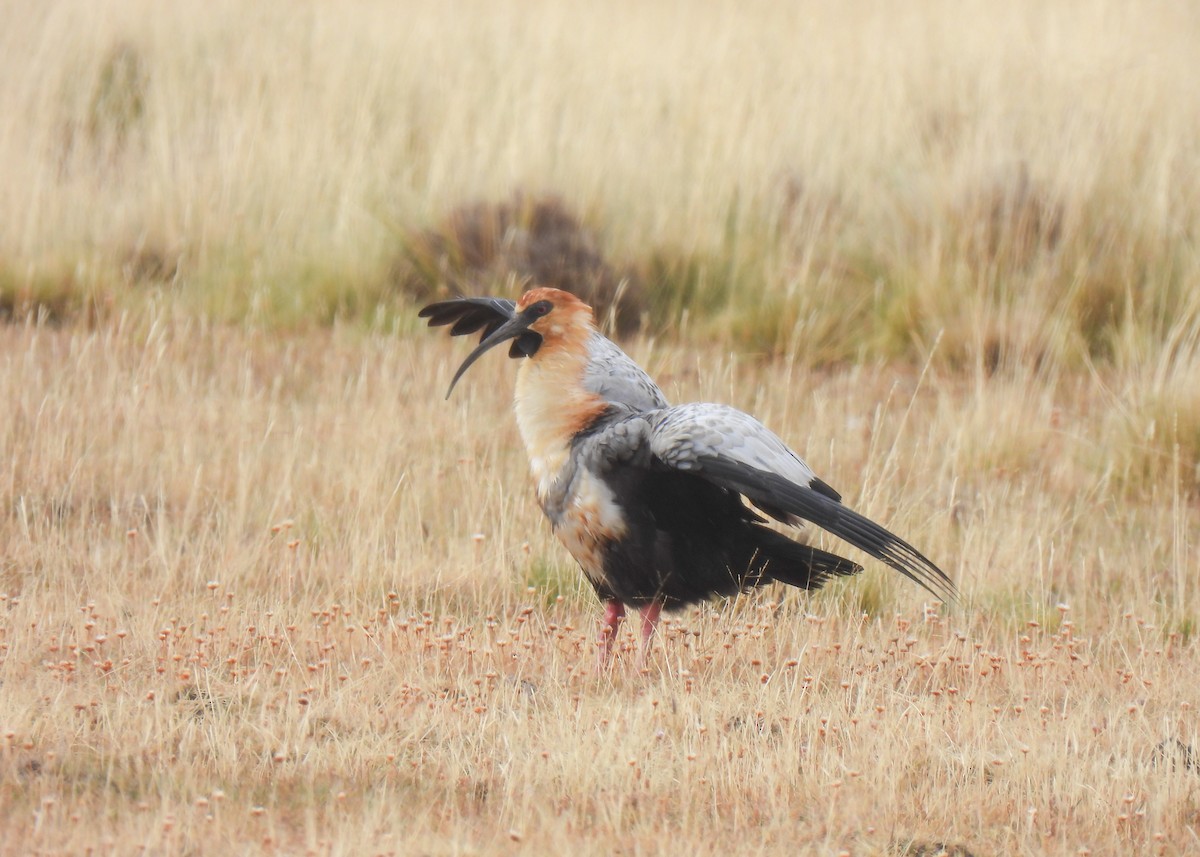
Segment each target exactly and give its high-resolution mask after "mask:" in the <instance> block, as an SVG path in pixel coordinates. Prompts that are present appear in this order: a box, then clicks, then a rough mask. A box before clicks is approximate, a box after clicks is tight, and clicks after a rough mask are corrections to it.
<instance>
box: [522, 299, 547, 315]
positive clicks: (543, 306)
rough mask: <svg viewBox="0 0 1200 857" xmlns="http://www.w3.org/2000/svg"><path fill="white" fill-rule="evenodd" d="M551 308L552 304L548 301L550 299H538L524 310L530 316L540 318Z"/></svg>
mask: <svg viewBox="0 0 1200 857" xmlns="http://www.w3.org/2000/svg"><path fill="white" fill-rule="evenodd" d="M552 309H554V304H552V303H550V301H538V302H537V303H535V304H534V305H533V306H531V307H530V308H529V309H528V310H526V312H528V314H529V316H530V317H531V318H541V317H542V316H544V315H547V314H548V313H549V312H550V310H552Z"/></svg>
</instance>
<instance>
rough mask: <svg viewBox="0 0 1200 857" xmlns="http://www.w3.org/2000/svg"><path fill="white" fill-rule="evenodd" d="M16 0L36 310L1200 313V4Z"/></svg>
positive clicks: (8, 98)
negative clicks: (474, 304) (461, 305)
mask: <svg viewBox="0 0 1200 857" xmlns="http://www.w3.org/2000/svg"><path fill="white" fill-rule="evenodd" d="M0 9H2V10H3V12H2V14H3V19H4V24H5V25H4V26H3V27H2V28H0V75H2V76H3V79H4V80H5V81H6V85H5V86H4V87H3V88H2V89H0V165H2V166H0V171H2V172H3V174H2V176H0V188H2V189H0V195H2V198H3V205H2V206H0V312H2V313H4V314H7V315H9V316H17V317H25V316H28V315H29V314H31V313H32V314H39V315H42V316H44V317H46V318H49V319H67V318H72V317H83V318H94V317H96V316H99V315H104V314H109V313H112V312H113V311H114V309H117V308H120V309H122V310H128V309H130V308H134V307H138V306H141V305H143V304H144V303H145V302H146V301H147V300H152V301H159V302H161V301H170V302H172V303H176V304H178V305H179V306H181V307H182V308H184V309H185V310H186V311H188V312H195V313H197V314H200V315H203V316H205V317H209V318H212V319H215V320H218V321H239V322H240V321H248V322H251V323H254V324H258V325H265V326H268V327H289V328H290V327H308V326H314V325H315V326H320V325H326V324H329V323H330V322H332V321H333V320H335V319H341V320H344V321H353V322H356V323H357V322H362V323H365V324H369V325H386V326H392V325H395V324H399V325H401V326H408V325H411V324H412V322H411V320H410V318H409V309H410V306H411V304H412V303H413V302H414V301H418V300H423V299H425V298H427V297H429V296H430V295H435V294H439V293H443V292H446V291H450V290H457V289H471V290H478V291H490V292H497V291H505V290H509V291H512V290H516V289H519V288H520V287H521V284H522V282H524V279H525V278H536V279H539V280H543V281H544V280H557V281H560V282H564V283H566V284H567V285H569V286H572V287H578V288H580V289H582V290H584V291H588V293H589V294H590V295H591V296H592V297H593V299H595V300H596V301H597V303H598V304H600V305H601V306H602V307H607V306H609V305H610V304H611V303H612V301H613V298H614V297H617V296H619V297H620V300H619V301H618V302H617V303H618V305H619V306H620V307H621V309H620V310H619V311H618V312H616V313H614V314H613V320H614V321H615V322H616V323H617V325H618V327H619V328H620V329H621V330H623V331H629V330H632V329H633V328H635V327H636V326H637V325H638V324H639V323H642V324H645V325H648V327H647V329H649V330H652V331H654V332H655V333H656V334H663V333H668V334H670V333H675V332H679V331H681V330H682V331H690V332H692V333H694V334H695V335H697V336H702V337H705V338H706V339H711V338H717V339H719V340H720V341H723V342H728V343H730V344H732V345H733V346H735V347H737V348H738V349H740V350H743V351H748V352H753V353H766V354H786V355H788V356H790V357H792V358H794V359H798V360H800V361H802V362H804V363H806V364H809V365H824V364H830V363H840V362H845V361H861V360H864V359H868V360H869V359H877V358H885V359H895V358H900V359H905V360H924V359H926V358H927V357H929V355H930V353H931V352H932V351H933V350H934V349H933V343H934V342H935V341H938V340H939V338H940V341H939V344H938V347H937V349H936V354H935V355H934V356H935V359H936V360H939V361H941V362H943V363H944V364H946V365H947V366H959V367H965V368H970V367H982V368H983V369H985V370H987V371H991V370H994V369H996V368H997V367H999V366H1001V365H1002V364H1005V363H1012V362H1018V363H1025V364H1034V365H1040V364H1042V363H1045V362H1047V361H1049V362H1052V363H1054V364H1056V365H1063V366H1073V367H1077V366H1080V365H1083V364H1086V363H1088V362H1097V361H1098V362H1102V363H1109V362H1115V363H1117V364H1118V365H1121V364H1122V363H1123V361H1129V360H1138V359H1144V358H1145V356H1146V354H1147V353H1148V352H1154V351H1156V349H1157V344H1158V343H1161V342H1163V341H1165V340H1167V339H1169V338H1170V336H1171V331H1173V330H1176V331H1177V330H1179V329H1180V326H1181V325H1183V327H1184V328H1187V327H1188V326H1189V325H1192V326H1194V323H1195V320H1196V319H1197V317H1198V308H1200V299H1198V298H1197V294H1196V293H1197V291H1200V289H1197V285H1198V283H1200V277H1198V272H1200V257H1198V253H1197V247H1196V239H1197V230H1198V229H1200V226H1198V223H1200V217H1198V215H1200V169H1198V167H1197V154H1196V147H1195V141H1196V140H1197V139H1200V54H1198V53H1197V51H1196V50H1195V46H1196V45H1197V44H1200V12H1198V11H1197V10H1196V9H1195V8H1194V7H1191V6H1188V5H1186V4H1170V3H1151V4H1145V3H1131V2H1113V0H1079V2H1066V3H1056V4H1043V3H1040V2H1033V0H1020V2H1014V3H1008V4H991V3H982V2H965V3H960V2H933V1H932V0H922V2H917V3H911V4H906V5H904V6H903V7H896V6H894V5H892V4H883V3H874V2H861V0H855V2H849V3H840V4H836V5H828V4H820V3H795V4H773V3H767V2H752V3H740V2H739V3H733V2H713V3H705V4H703V5H702V6H700V7H697V6H695V5H693V4H689V3H681V2H680V3H653V4H642V3H631V2H616V3H609V4H603V5H597V4H587V3H580V2H533V3H527V4H522V5H521V6H520V7H515V6H507V5H504V4H491V3H482V2H479V3H475V2H453V3H447V4H441V5H437V6H426V5H420V6H419V5H401V6H396V5H395V4H391V3H383V2H364V3H359V4H355V6H354V7H353V8H352V9H350V10H346V9H342V8H336V7H334V6H332V5H328V4H323V3H317V2H300V3H291V2H289V3H283V2H266V3H258V4H255V5H254V6H253V7H252V8H247V7H245V5H244V4H241V3H234V2H214V3H207V4H203V5H195V6H189V5H173V4H160V3H155V2H149V0H121V2H118V3H113V4H105V5H104V6H103V7H89V6H86V5H83V6H81V5H78V4H72V3H59V2H47V3H39V4H32V5H31V4H26V3H18V2H10V1H9V0H6V2H4V3H3V5H2V6H0ZM589 290H590V291H589Z"/></svg>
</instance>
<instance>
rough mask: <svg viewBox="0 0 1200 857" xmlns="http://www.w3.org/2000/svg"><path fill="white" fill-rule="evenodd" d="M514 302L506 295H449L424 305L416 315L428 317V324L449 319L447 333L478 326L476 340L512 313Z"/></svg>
mask: <svg viewBox="0 0 1200 857" xmlns="http://www.w3.org/2000/svg"><path fill="white" fill-rule="evenodd" d="M516 307H517V305H516V302H514V301H510V300H508V298H453V299H451V300H447V301H438V302H437V303H432V304H429V305H428V306H426V307H424V308H423V309H422V310H421V311H420V312H419V313H417V315H418V316H419V317H420V318H427V319H429V326H430V327H441V326H443V325H447V324H451V323H453V325H454V326H453V327H452V328H450V335H451V336H466V335H468V334H471V333H475V332H476V331H478V330H482V331H483V333H482V335H481V336H480V337H479V340H480V342H482V341H483V340H484V339H487V338H488V337H489V336H491V335H492V333H493V332H494V331H495V330H496V328H498V327H500V325H502V324H504V322H506V321H508V320H509V319H510V318H512V317H513V316H514V315H515V314H516V311H517V309H516Z"/></svg>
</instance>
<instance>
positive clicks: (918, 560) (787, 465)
mask: <svg viewBox="0 0 1200 857" xmlns="http://www.w3.org/2000/svg"><path fill="white" fill-rule="evenodd" d="M418 315H419V317H421V318H424V319H426V320H427V321H428V324H429V326H431V327H439V326H444V325H451V327H450V331H449V332H450V334H451V335H452V336H465V335H470V334H474V333H479V334H480V337H479V343H478V345H477V346H476V347H475V349H474V350H473V351H471V352H470V354H468V355H467V357H466V359H465V360H464V361H463V362H462V364H461V365H460V366H459V367H458V370H457V371H456V372H455V373H454V376H453V378H452V379H451V381H450V387H449V389H448V391H447V393H446V398H447V399H449V397H450V395H451V393H453V391H454V388H455V386H456V385H457V384H458V382H459V380H460V379H461V378H462V377H463V375H464V374H465V373H466V371H467V370H468V369H469V368H470V367H471V366H472V365H473V364H474V363H475V362H476V361H477V360H478V359H479V358H480V357H481V356H482V355H483V354H484V353H486V352H488V351H490V350H491V349H493V348H495V347H496V346H498V345H500V344H502V343H508V344H509V347H508V354H509V356H510V357H512V358H516V359H519V360H520V366H519V368H518V371H517V378H516V387H515V395H514V411H515V413H516V420H517V426H518V428H519V430H520V435H521V439H522V442H523V443H524V446H525V451H526V453H527V455H528V457H529V465H530V470H531V472H532V475H533V480H534V483H535V490H536V494H537V499H538V502H539V503H540V505H541V508H542V511H543V512H544V513H545V515H546V517H547V518H548V519H549V521H550V526H551V528H552V529H553V531H554V534H555V535H556V536H557V537H558V539H559V540H560V541H561V542H562V544H563V545H564V546H565V547H566V548H567V550H568V551H569V552H570V553H571V555H572V556H573V557H574V558H575V560H576V561H577V562H578V563H579V565H580V568H581V569H582V571H583V574H584V576H585V577H586V578H587V580H588V582H589V583H590V584H591V585H592V587H593V589H595V591H596V594H597V596H598V597H599V598H600V600H601V601H602V602H603V604H604V614H603V618H602V620H601V622H600V636H599V640H598V641H597V653H598V666H599V668H600V669H601V670H603V669H604V668H605V666H606V665H607V664H609V663H610V662H611V658H612V653H613V647H614V642H615V640H616V637H617V632H618V629H619V627H620V625H621V622H622V620H623V619H624V618H625V611H626V608H630V609H636V610H637V611H638V612H639V614H640V616H641V648H640V656H639V657H640V659H642V660H644V658H645V656H646V652H647V650H648V649H649V647H650V645H651V642H650V641H651V638H652V636H653V635H654V632H655V629H656V627H657V626H658V623H659V619H660V616H661V614H662V612H663V611H664V610H666V611H672V610H679V609H682V608H685V607H687V606H688V605H692V604H696V603H699V602H704V601H706V600H708V599H710V598H713V597H716V596H730V595H735V594H737V593H739V592H743V591H747V590H750V589H753V588H754V587H757V586H760V585H763V584H767V583H771V582H773V581H778V582H780V583H784V584H789V585H791V586H795V587H799V588H800V589H808V590H815V589H818V588H820V587H821V586H822V585H823V584H825V583H826V582H827V581H829V580H830V579H831V578H834V577H842V576H847V575H852V574H857V573H858V572H860V571H862V570H863V567H862V566H861V565H859V564H858V563H856V562H853V561H852V560H849V559H845V558H843V557H841V556H838V555H836V554H833V553H830V552H828V551H825V550H821V549H820V548H817V547H814V546H811V545H808V544H804V543H802V542H799V541H795V540H793V539H791V538H789V537H788V536H786V535H784V534H782V533H780V532H778V531H776V530H775V529H772V528H771V527H770V526H769V520H768V519H773V520H774V521H778V522H781V523H783V524H787V525H791V526H795V527H803V525H804V523H805V522H807V523H811V524H814V525H816V526H817V527H820V528H822V529H824V530H826V531H827V532H829V533H831V534H832V535H834V536H837V537H838V538H839V539H842V540H843V541H845V542H847V543H849V544H850V545H852V546H854V547H856V548H858V549H859V550H861V551H863V552H864V553H866V554H867V555H868V556H870V557H872V558H874V559H876V560H878V561H879V562H881V563H883V564H885V565H887V566H889V567H891V568H892V569H894V570H895V571H897V572H899V573H900V574H901V575H903V576H904V577H906V578H908V579H909V580H911V581H913V582H915V583H917V584H919V585H920V586H922V587H924V588H925V589H926V590H927V591H928V592H929V593H930V594H931V595H933V596H934V597H935V598H936V599H938V600H940V601H942V602H945V603H949V602H953V601H954V600H955V599H956V597H957V589H956V587H955V585H954V583H953V582H952V581H951V579H950V578H949V577H948V576H947V575H946V573H945V572H943V571H942V570H941V569H940V568H939V567H938V566H937V565H935V564H934V563H933V562H932V561H930V560H929V559H927V558H926V557H925V556H924V555H923V554H922V553H921V552H920V551H918V550H917V549H916V548H915V547H913V546H912V545H911V544H909V543H908V542H906V541H905V540H903V539H902V538H900V537H899V536H897V535H895V534H894V533H892V532H890V531H889V530H887V529H885V528H884V527H882V526H880V525H879V524H877V523H875V522H874V521H872V520H870V519H869V518H866V517H865V516H863V515H861V514H859V513H858V512H855V511H854V510H852V509H850V508H849V507H847V506H845V505H843V503H842V501H841V500H842V498H841V495H840V494H839V493H838V492H837V491H835V490H834V489H833V488H832V487H830V486H829V485H828V484H827V483H825V482H823V481H822V480H821V479H820V478H818V477H817V475H816V473H814V472H813V470H812V469H811V468H810V467H809V466H808V465H807V464H805V462H804V461H803V459H801V457H800V456H799V455H798V454H796V453H795V452H794V451H792V449H791V448H789V447H788V446H787V444H786V443H784V441H783V440H782V439H780V438H779V436H778V435H776V434H774V433H773V432H771V431H770V430H769V429H768V428H767V427H766V426H764V425H763V424H762V423H761V422H759V421H758V420H757V419H755V418H754V417H752V416H751V415H750V414H747V413H745V412H743V411H740V410H737V409H735V408H733V407H731V406H729V405H723V404H717V403H708V402H693V403H688V404H679V405H672V404H670V403H669V402H668V401H667V398H666V396H664V395H663V392H662V390H661V389H659V387H658V385H657V384H656V383H655V382H654V381H653V380H652V379H651V378H650V376H649V375H647V374H646V372H645V371H644V370H643V369H642V368H641V367H640V366H638V365H637V363H635V362H634V361H633V360H632V359H631V358H630V357H629V356H628V355H627V354H626V353H625V352H624V351H622V350H621V348H620V347H619V346H618V345H617V344H616V343H615V342H613V341H612V340H610V339H609V338H607V337H606V336H604V335H603V334H602V333H601V332H600V330H599V329H598V327H597V324H596V320H595V317H594V315H593V312H592V309H591V307H589V306H588V305H587V304H586V303H585V302H584V301H582V300H581V299H580V298H578V297H577V296H575V295H573V294H571V293H570V292H566V291H562V290H559V289H554V288H546V287H536V288H531V289H529V290H528V291H526V292H524V293H523V294H522V295H521V296H520V298H519V299H518V300H516V301H513V300H510V299H507V298H500V297H458V298H452V299H448V300H442V301H437V302H434V303H431V304H429V305H427V306H425V307H423V308H422V309H421V310H420V311H419V313H418Z"/></svg>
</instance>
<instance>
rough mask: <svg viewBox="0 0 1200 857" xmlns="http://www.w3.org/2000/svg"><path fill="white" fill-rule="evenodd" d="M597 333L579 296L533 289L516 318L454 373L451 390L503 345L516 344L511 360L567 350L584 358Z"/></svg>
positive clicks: (589, 310) (523, 299) (520, 303)
mask: <svg viewBox="0 0 1200 857" xmlns="http://www.w3.org/2000/svg"><path fill="white" fill-rule="evenodd" d="M594 329H595V325H594V322H593V321H592V308H591V307H589V306H588V305H587V304H585V303H584V302H583V301H581V300H580V299H579V298H577V297H575V295H573V294H571V293H570V292H564V291H562V290H560V289H549V288H536V289H530V290H529V291H527V292H525V294H523V295H521V299H520V300H518V301H517V305H516V307H515V313H514V315H513V317H512V318H510V319H509V320H508V321H506V322H504V324H502V325H500V326H499V327H498V328H496V329H495V330H494V331H492V334H491V335H490V336H488V337H486V338H484V340H483V341H482V342H480V343H479V345H478V346H477V347H476V348H475V350H474V351H472V352H471V353H470V354H468V355H467V359H466V360H464V361H463V364H462V365H461V366H459V367H458V371H457V372H455V373H454V379H453V380H452V381H451V382H450V389H451V390H453V389H454V385H455V384H457V383H458V379H459V378H461V377H462V376H463V373H465V372H466V371H467V369H468V368H470V366H471V364H472V363H474V362H475V361H476V360H478V359H479V358H480V357H481V356H483V354H484V352H486V351H489V350H490V349H492V348H494V347H495V346H497V345H499V344H500V343H501V342H507V341H509V340H512V341H513V342H512V345H510V346H509V348H508V356H509V357H535V356H543V355H547V354H552V353H557V352H562V351H563V350H565V349H575V350H578V351H579V352H580V353H581V354H583V353H586V348H587V340H588V337H589V336H590V335H591V333H592V331H593V330H594ZM446 395H447V396H449V395H450V394H449V393H447V394H446Z"/></svg>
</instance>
